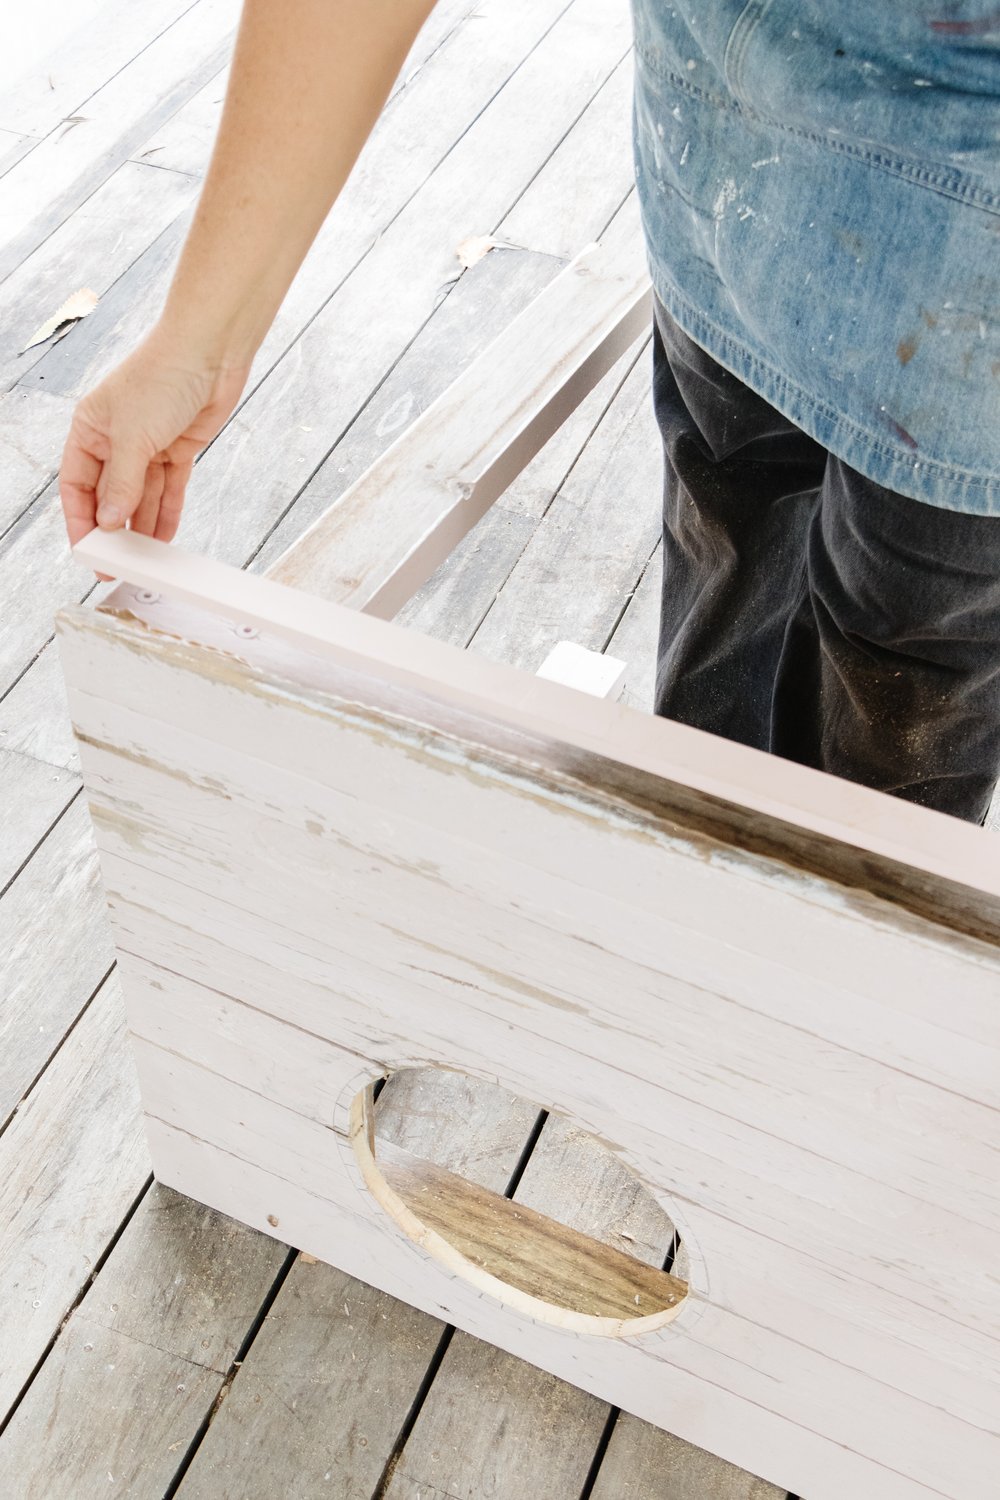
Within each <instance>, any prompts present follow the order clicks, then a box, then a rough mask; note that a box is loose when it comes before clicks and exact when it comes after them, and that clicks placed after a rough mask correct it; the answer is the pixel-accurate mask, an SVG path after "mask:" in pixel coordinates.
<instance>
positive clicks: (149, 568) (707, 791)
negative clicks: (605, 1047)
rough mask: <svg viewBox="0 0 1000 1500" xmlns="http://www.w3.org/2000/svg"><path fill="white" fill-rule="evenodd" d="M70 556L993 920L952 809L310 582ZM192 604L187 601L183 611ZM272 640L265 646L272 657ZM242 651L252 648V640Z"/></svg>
mask: <svg viewBox="0 0 1000 1500" xmlns="http://www.w3.org/2000/svg"><path fill="white" fill-rule="evenodd" d="M75 557H76V558H77V559H79V560H80V561H81V562H89V563H90V564H91V565H92V566H93V567H97V568H100V569H102V570H103V571H105V572H107V573H110V574H112V575H114V576H116V577H118V578H126V579H128V580H129V582H130V583H131V584H133V585H138V586H139V589H140V590H148V591H151V592H153V593H155V594H156V602H158V601H159V598H160V591H161V590H162V591H163V592H164V593H165V594H166V595H168V596H169V597H170V598H171V601H173V600H176V601H177V603H178V605H180V606H182V608H181V609H180V612H179V613H178V612H177V610H176V609H175V608H174V606H173V603H171V606H170V607H171V609H173V611H174V612H173V615H172V622H173V623H172V625H171V627H170V628H171V629H172V630H174V631H175V632H176V633H178V634H180V635H181V636H182V637H185V638H187V639H189V640H191V641H203V642H204V641H205V640H206V639H210V638H211V636H212V634H213V632H215V633H216V634H218V632H219V630H220V628H221V632H222V633H221V636H220V640H221V641H223V642H225V643H226V645H225V646H224V647H223V649H226V647H227V646H228V647H229V649H231V625H228V626H227V625H221V627H220V621H219V617H221V618H222V620H224V621H229V622H232V623H237V624H238V625H239V626H240V628H241V629H242V630H243V634H244V636H245V637H246V639H248V640H249V639H256V638H257V637H258V636H259V635H260V634H261V633H262V632H263V633H264V634H265V635H266V636H267V637H268V641H273V640H276V639H277V640H283V641H284V642H286V643H288V644H290V645H294V646H297V647H298V648H299V649H300V650H301V649H303V648H304V649H305V651H306V652H308V653H309V654H310V655H315V656H320V655H322V657H324V658H327V659H329V660H330V661H331V662H333V661H336V662H337V663H338V664H339V666H340V667H341V668H343V669H346V670H348V671H359V670H360V671H361V672H362V674H363V675H366V676H367V677H368V678H369V680H370V681H371V683H372V689H371V691H372V692H373V693H374V694H375V695H376V696H379V695H382V698H383V701H385V694H388V697H389V699H390V700H391V701H392V702H393V703H394V704H399V703H400V702H402V701H404V699H406V695H407V694H408V693H409V694H412V692H413V691H414V689H415V690H416V691H417V692H418V693H419V692H421V691H423V692H424V693H425V694H426V695H428V696H429V697H431V698H432V699H433V700H434V702H435V703H436V704H437V705H438V706H439V707H438V708H436V709H435V711H434V712H435V714H440V715H443V716H444V717H448V715H449V713H457V715H458V716H459V717H461V716H462V715H463V714H465V715H466V717H467V716H468V714H469V713H470V712H473V713H474V712H477V711H478V712H479V713H480V714H482V715H484V716H485V718H486V719H488V721H489V723H490V736H492V737H493V743H494V744H497V743H499V742H500V741H501V740H503V739H504V738H505V735H507V737H508V739H509V742H510V743H512V744H513V743H514V742H515V741H516V740H519V741H520V742H521V743H523V736H524V735H529V736H530V735H533V736H535V738H536V739H540V740H543V741H547V742H549V743H550V745H551V747H552V753H553V754H555V753H556V751H555V746H556V745H557V744H559V745H562V746H563V747H565V748H563V749H562V750H560V751H559V752H558V755H559V760H560V766H561V770H562V772H563V773H567V772H569V773H571V774H572V775H573V776H575V777H582V779H583V780H584V781H586V780H587V779H588V777H589V778H590V779H591V780H592V781H593V782H594V784H595V785H596V786H598V787H600V788H601V789H602V790H604V791H606V792H611V793H612V794H613V795H614V796H616V797H618V798H620V799H622V800H623V801H625V802H626V803H627V804H628V805H629V806H632V807H635V808H637V809H640V810H642V811H643V812H644V813H647V814H652V815H653V816H656V817H661V818H666V819H667V820H669V821H670V822H671V823H674V824H676V825H679V826H686V827H688V828H689V829H690V830H691V831H692V832H693V833H694V834H695V836H696V837H708V838H709V839H712V840H721V841H722V842H723V843H724V844H726V845H727V846H728V845H733V846H734V847H735V848H737V849H739V850H741V851H742V854H741V857H746V858H748V859H749V860H750V861H751V862H752V861H753V860H755V859H758V858H764V859H765V860H766V859H768V858H770V859H777V860H778V861H780V862H781V863H783V864H787V865H790V866H792V867H794V868H797V869H798V870H800V871H802V872H804V873H806V874H808V873H812V874H816V875H818V876H820V877H822V879H824V880H832V881H833V882H834V883H835V884H836V885H838V886H841V887H843V888H845V890H850V891H851V892H852V894H851V896H850V897H849V898H848V900H849V901H851V902H853V903H854V904H855V905H857V906H858V907H859V909H865V910H868V911H870V912H872V913H873V912H874V910H875V907H874V906H873V905H872V902H873V901H875V902H882V901H888V902H889V903H891V904H892V905H893V906H894V907H896V908H902V909H903V910H909V911H912V912H913V913H915V914H917V915H920V916H923V917H928V918H930V919H931V920H932V921H934V922H935V923H938V924H942V925H944V924H947V925H948V926H950V927H953V928H954V929H955V930H956V931H957V932H959V933H961V934H964V935H972V936H976V937H982V938H984V939H986V940H990V939H995V938H996V936H997V935H1000V867H998V865H997V861H996V859H995V858H994V852H993V851H994V845H993V841H992V839H991V838H989V837H987V836H984V835H983V832H982V830H980V829H976V828H973V827H971V826H970V825H968V824H963V823H962V822H961V821H960V820H958V819H955V818H949V817H946V816H944V815H942V814H938V813H933V812H930V811H928V810H927V809H925V808H921V807H917V806H915V805H912V804H908V803H906V802H904V801H903V800H902V799H900V798H894V797H887V796H884V795H882V794H880V793H877V792H873V791H871V790H870V789H869V788H867V787H863V786H860V785H858V784H857V783H852V782H848V781H842V780H840V779H839V778H836V777H832V776H827V775H824V774H823V773H821V772H817V771H814V770H812V769H810V768H809V767H805V766H800V765H796V764H794V763H792V762H790V761H779V760H777V759H776V758H775V757H773V756H769V755H767V754H765V753H763V752H760V751H755V750H750V749H748V748H747V747H746V746H743V745H738V744H735V743H733V742H731V741H727V740H723V739H720V738H717V737H715V736H713V735H708V734H704V733H702V732H700V731H698V730H694V729H690V728H688V727H687V726H685V725H681V724H676V723H674V722H672V721H669V720H664V719H656V720H654V719H651V718H650V717H649V716H648V715H644V714H637V713H634V712H632V711H631V710H629V709H628V708H625V707H623V706H622V705H618V704H615V705H612V704H606V703H604V704H599V703H595V702H592V701H590V700H588V699H587V698H586V696H585V695H581V694H577V693H573V692H572V691H571V690H569V689H564V688H560V687H559V685H558V684H551V683H543V682H539V681H537V680H535V681H533V680H532V679H530V678H525V676H524V674H522V673H520V672H517V671H514V670H512V669H510V668H509V667H507V666H505V665H501V664H498V663H496V664H495V663H488V662H484V661H482V660H475V661H474V660H473V659H472V658H471V656H469V655H467V654H466V653H463V652H457V651H455V650H453V649H452V648H450V647H448V646H446V645H444V644H443V643H441V642H439V641H434V640H427V639H422V640H420V641H418V642H416V643H414V642H412V641H411V640H410V639H409V638H408V635H407V632H405V631H401V630H399V629H397V628H395V627H393V626H391V625H389V624H387V623H386V622H384V621H380V620H377V619H374V618H372V617H371V616H369V615H365V614H362V613H360V612H358V611H356V610H350V609H345V608H344V607H343V606H341V605H338V604H331V603H330V602H329V601H327V600H322V599H318V598H316V597H315V596H309V598H308V600H307V601H306V602H304V599H303V596H302V595H300V594H299V593H298V591H297V590H294V589H290V588H287V587H285V586H283V585H277V584H275V583H274V582H273V581H272V580H270V579H259V578H256V577H253V576H252V575H249V574H246V573H240V572H236V571H234V570H232V569H229V568H226V567H224V566H221V565H219V564H217V563H215V562H213V561H211V560H209V559H207V558H205V557H200V556H197V555H195V554H191V553H185V552H184V551H183V550H182V549H180V548H178V547H176V546H173V547H168V546H165V545H164V544H162V543H158V542H154V541H152V540H151V539H150V538H148V537H142V536H138V535H136V534H133V533H128V532H99V531H96V530H95V531H93V532H91V534H90V535H89V536H88V537H86V538H84V540H83V541H82V542H80V543H79V544H78V546H77V547H76V549H75ZM109 605H110V607H111V608H112V610H113V609H115V608H120V609H121V610H122V611H124V612H125V613H126V614H128V615H130V616H132V617H134V618H139V619H145V618H147V617H148V616H149V611H148V610H147V609H146V608H145V606H144V603H143V600H142V598H140V597H139V596H138V594H137V592H136V589H135V588H132V589H131V590H128V591H126V593H125V594H123V595H122V596H121V597H120V599H118V600H117V601H115V600H111V601H109ZM189 605H194V606H196V609H195V610H194V611H189V612H188V613H185V612H184V608H183V607H184V606H189ZM199 615H200V617H199ZM68 618H69V615H68V613H67V619H68ZM153 618H154V619H161V624H162V618H161V617H158V616H155V615H154V616H153ZM247 626H251V627H252V633H251V636H247V635H246V627H247ZM268 650H269V647H268V646H267V645H265V647H264V653H265V656H266V655H267V652H268ZM249 654H251V655H254V656H256V652H255V651H254V650H253V649H252V648H251V649H250V652H249ZM262 659H263V658H261V660H262ZM293 660H294V656H293V657H290V658H287V659H286V669H287V670H291V671H292V673H293V675H296V669H295V667H294V666H293V665H289V663H290V662H291V661H293ZM305 680H306V681H307V682H309V683H310V684H311V685H316V684H317V682H318V681H320V680H322V669H320V675H319V678H317V677H315V676H310V675H309V673H308V672H307V673H306V674H305ZM408 701H411V702H412V699H410V700H408ZM501 706H502V707H503V714H504V717H503V719H501V718H499V717H498V714H497V710H498V708H500V707H501ZM442 722H443V719H442ZM514 726H516V728H514ZM512 728H514V732H513V735H511V734H510V732H509V731H510V730H511V729H512ZM570 742H572V745H573V749H570V748H569V744H570ZM873 856H874V857H873ZM816 889H817V890H818V889H820V887H817V888H816Z"/></svg>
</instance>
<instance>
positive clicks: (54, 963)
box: [0, 762, 114, 1126]
mask: <svg viewBox="0 0 1000 1500" xmlns="http://www.w3.org/2000/svg"><path fill="white" fill-rule="evenodd" d="M28 764H37V763H35V762H28ZM44 769H47V768H42V767H39V770H42V771H43V773H44ZM74 780H75V778H74ZM25 800H26V802H28V803H29V804H30V803H31V800H32V799H31V798H30V797H28V798H26V799H25ZM0 953H2V954H3V1004H2V1006H0V1126H2V1125H3V1123H4V1122H5V1121H6V1120H7V1119H8V1118H9V1116H10V1114H11V1112H12V1111H13V1110H14V1109H16V1107H17V1105H18V1104H19V1102H20V1101H21V1099H23V1098H24V1096H25V1094H26V1093H27V1092H28V1090H29V1089H30V1087H31V1085H32V1083H33V1081H34V1080H35V1078H36V1077H37V1076H38V1075H39V1074H40V1073H41V1072H42V1070H43V1069H44V1067H45V1065H46V1063H47V1061H48V1059H49V1058H50V1057H51V1056H52V1055H53V1054H54V1053H55V1051H56V1050H57V1049H58V1047H59V1045H60V1043H61V1042H62V1039H63V1037H64V1035H65V1034H66V1032H67V1031H68V1030H69V1028H70V1027H71V1026H72V1025H73V1023H74V1021H75V1020H76V1018H77V1016H78V1015H79V1013H80V1010H81V1008H82V1007H83V1006H84V1005H86V1004H87V1002H88V1001H89V1000H90V998H91V996H92V995H93V994H94V993H95V991H96V990H97V988H98V986H99V985H100V984H101V982H102V980H103V979H104V977H105V975H106V974H107V972H108V970H109V968H110V967H111V964H112V962H113V960H114V951H113V948H112V945H111V934H110V933H109V931H108V922H107V909H106V904H105V897H104V889H103V887H102V885H101V883H100V876H99V872H98V867H97V851H96V849H95V848H94V835H93V829H92V827H91V823H90V816H89V814H88V812H87V807H86V803H85V799H84V798H82V797H77V798H76V799H75V800H74V801H73V802H72V803H71V805H70V806H69V808H68V809H67V810H66V812H65V813H64V814H63V816H62V817H61V818H59V821H58V822H57V823H56V825H55V827H54V828H53V829H52V831H51V833H49V835H48V837H47V838H45V840H44V841H43V842H42V843H41V845H40V847H39V848H38V851H37V853H36V854H35V855H34V857H33V858H32V859H30V860H29V861H28V863H27V864H26V865H25V867H24V869H23V870H22V871H21V873H20V875H19V876H18V877H17V878H16V879H15V880H14V881H13V883H12V885H11V887H10V889H9V890H8V891H7V892H6V894H5V895H4V898H3V900H2V901H0Z"/></svg>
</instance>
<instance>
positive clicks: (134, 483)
mask: <svg viewBox="0 0 1000 1500" xmlns="http://www.w3.org/2000/svg"><path fill="white" fill-rule="evenodd" d="M148 467H149V459H148V458H147V456H146V454H145V453H144V452H143V451H142V449H141V448H140V447H138V446H133V445H131V444H124V443H115V444H113V445H112V449H111V456H110V458H109V459H108V460H107V462H106V463H105V465H104V470H103V472H102V474H101V480H100V481H99V482H98V504H97V524H98V526H103V527H105V528H106V529H107V530H109V531H114V530H115V528H116V527H118V526H124V525H125V522H126V521H127V520H128V519H129V518H130V516H132V514H133V513H134V512H135V511H136V510H137V508H138V505H139V501H140V500H141V499H142V492H143V488H144V486H145V483H146V470H147V468H148Z"/></svg>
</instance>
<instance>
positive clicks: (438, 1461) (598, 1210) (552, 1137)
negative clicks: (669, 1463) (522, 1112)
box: [388, 1115, 719, 1500]
mask: <svg viewBox="0 0 1000 1500" xmlns="http://www.w3.org/2000/svg"><path fill="white" fill-rule="evenodd" d="M514 1201H515V1203H517V1204H528V1205H533V1206H534V1207H535V1208H536V1209H538V1210H539V1211H540V1212H544V1213H549V1214H552V1215H553V1216H554V1217H556V1218H558V1219H559V1220H560V1222H562V1223H565V1224H568V1225H572V1226H574V1227H575V1228H577V1229H579V1230H581V1231H582V1232H584V1233H586V1234H588V1235H594V1236H596V1237H599V1238H600V1239H602V1240H603V1241H604V1242H605V1243H607V1244H609V1245H611V1246H613V1247H615V1248H616V1249H619V1250H626V1251H627V1252H628V1253H629V1254H631V1255H635V1256H637V1257H638V1258H639V1259H640V1260H642V1261H644V1262H647V1263H648V1264H650V1265H653V1266H658V1265H660V1264H661V1263H662V1261H663V1257H664V1252H665V1250H666V1249H667V1247H668V1245H669V1244H670V1243H671V1241H672V1239H673V1226H672V1225H671V1224H670V1222H669V1220H668V1219H667V1218H666V1216H665V1215H664V1214H663V1212H662V1210H661V1209H660V1208H658V1206H657V1205H656V1204H655V1203H654V1202H653V1200H652V1199H651V1198H650V1196H649V1194H647V1193H645V1192H643V1191H642V1189H641V1188H640V1186H639V1184H638V1183H637V1182H636V1180H635V1178H634V1177H633V1176H632V1175H631V1173H629V1172H628V1171H627V1170H626V1169H625V1168H624V1166H623V1165H622V1164H621V1162H620V1161H619V1160H618V1159H617V1158H616V1157H614V1156H611V1155H609V1154H608V1152H607V1151H605V1150H603V1149H602V1148H601V1147H600V1146H599V1145H598V1144H597V1143H596V1142H594V1141H593V1140H592V1139H591V1138H590V1137H588V1136H586V1135H585V1133H583V1132H581V1131H579V1130H578V1129H575V1128H574V1127H573V1126H572V1125H570V1124H568V1123H567V1122H566V1121H565V1120H561V1119H559V1118H558V1117H556V1116H552V1115H549V1116H548V1118H547V1119H546V1121H545V1124H544V1126H543V1128H542V1131H541V1135H540V1137H539V1139H538V1142H537V1144H536V1145H535V1147H534V1150H533V1151H532V1153H531V1156H530V1157H529V1159H528V1162H527V1165H526V1167H525V1170H524V1173H523V1175H522V1176H521V1178H520V1181H519V1183H518V1185H517V1189H516V1191H515V1194H514ZM607 1418H608V1409H607V1407H606V1405H605V1404H604V1403H603V1402H598V1401H595V1400H594V1399H593V1398H592V1397H590V1396H588V1395H587V1394H586V1393H585V1392H583V1391H580V1390H576V1389H573V1388H571V1387H570V1386H567V1385H565V1384H563V1383H561V1382H560V1383H559V1384H558V1385H553V1383H552V1382H550V1381H548V1382H547V1381H545V1380H540V1379H539V1375H538V1372H537V1371H536V1370H534V1369H532V1367H531V1366H530V1365H527V1364H525V1363H524V1361H523V1360H519V1359H517V1358H515V1357H514V1356H513V1355H511V1354H508V1353H505V1352H504V1351H502V1350H499V1349H493V1348H490V1347H489V1346H488V1345H485V1344H482V1343H480V1342H478V1341H477V1340H475V1339H472V1338H470V1337H468V1335H465V1334H462V1333H458V1334H456V1336H455V1338H454V1339H453V1340H452V1342H451V1344H450V1345H449V1348H448V1350H447V1353H446V1354H445V1357H444V1360H443V1362H442V1365H441V1369H440V1371H439V1372H438V1374H437V1376H436V1378H435V1381H434V1384H433V1385H432V1387H431V1390H430V1392H429V1394H428V1396H427V1399H426V1400H425V1402H424V1404H423V1406H422V1407H421V1410H420V1415H419V1417H418V1420H417V1422H416V1425H415V1427H414V1430H413V1432H412V1433H411V1434H410V1436H409V1438H408V1440H407V1443H406V1445H405V1447H404V1449H403V1451H402V1453H401V1455H400V1457H399V1460H398V1462H397V1465H396V1468H395V1470H394V1472H393V1475H392V1481H391V1484H390V1487H389V1490H388V1493H389V1495H407V1494H412V1493H420V1492H421V1491H423V1492H425V1493H426V1492H430V1493H431V1494H434V1493H444V1494H448V1495H461V1496H468V1497H469V1500H473V1497H478V1496H480V1495H482V1494H485V1493H488V1494H492V1495H494V1496H495V1497H496V1500H508V1497H509V1500H515V1497H516V1496H519V1495H521V1494H523V1493H524V1492H525V1490H526V1489H527V1490H528V1491H529V1492H530V1493H531V1494H532V1495H538V1496H540V1497H552V1500H557V1497H562V1496H564V1495H566V1494H567V1493H579V1492H581V1491H582V1488H583V1483H584V1480H585V1479H586V1476H587V1471H588V1468H589V1465H590V1461H591V1458H592V1455H593V1454H594V1453H595V1452H596V1449H597V1446H598V1443H599V1441H600V1439H601V1437H602V1435H603V1432H604V1428H605V1425H606V1422H607ZM653 1430H654V1431H657V1436H658V1437H659V1438H661V1439H662V1440H664V1441H670V1440H669V1439H667V1438H666V1435H665V1434H664V1433H662V1432H659V1431H658V1430H656V1429H653ZM713 1464H714V1465H718V1464H719V1460H717V1459H711V1458H709V1459H707V1468H708V1472H709V1473H711V1472H712V1465H713ZM707 1493H709V1494H711V1493H712V1492H711V1490H710V1489H708V1490H707Z"/></svg>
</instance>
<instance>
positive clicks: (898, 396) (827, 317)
mask: <svg viewBox="0 0 1000 1500" xmlns="http://www.w3.org/2000/svg"><path fill="white" fill-rule="evenodd" d="M633 13H634V22H635V40H636V67H637V77H636V92H635V119H634V126H635V154H636V169H637V181H638V188H639V197H640V202H641V205H642V213H643V221H644V226H645V230H646V236H647V240H648V245H649V255H650V269H651V272H652V276H653V282H654V286H655V288H656V291H657V293H658V295H659V297H660V298H661V300H662V301H663V302H664V303H665V304H666V306H667V307H668V309H669V310H670V311H671V312H672V313H673V315H674V317H675V318H676V319H677V321H678V322H679V323H680V324H681V326H682V327H683V328H684V329H686V331H687V332H688V333H689V334H690V335H691V337H692V338H694V339H695V340H696V342H698V343H699V344H701V345H702V346H703V347H704V348H706V349H707V350H708V351H709V353H710V354H712V355H713V356H714V357H715V358H716V359H717V360H719V361H720V363H722V364H724V365H726V366H727V367H728V368H729V369H730V370H732V371H733V372H734V373H735V374H736V375H738V376H739V377H740V378H741V379H742V380H743V381H745V382H746V384H748V385H749V386H751V387H752V388H753V389H755V390H756V391H758V392H759V393H760V394H761V395H762V396H764V397H765V399H766V400H768V401H770V402H771V404H772V405H774V406H776V407H778V408H779V409H780V410H781V411H783V412H784V413H785V415H786V416H788V417H789V418H791V420H792V421H793V422H795V423H797V424H798V425H799V426H800V427H802V428H804V429H805V430H806V431H807V432H809V433H810V434H811V435H812V436H813V437H814V438H816V439H817V440H818V441H819V442H820V443H822V444H823V446H824V447H826V448H828V449H830V450H831V451H832V452H834V453H836V454H837V455H838V456H839V457H841V458H843V459H844V460H845V461H846V462H847V463H849V464H850V465H852V467H854V468H856V469H859V470H860V471H861V472H862V473H864V474H866V475H867V476H868V477H869V478H871V479H874V480H875V481H877V482H878V483H880V484H883V485H886V486H887V487H888V488H890V489H894V490H897V491H899V492H900V493H901V494H904V495H910V496H912V497H913V498H914V499H918V500H924V501H927V502H929V503H931V504H933V505H940V506H944V507H946V508H949V509H952V510H962V511H972V512H978V513H980V514H995V515H1000V5H998V4H997V3H996V0H822V3H819V0H750V3H749V4H748V3H746V0H673V3H670V0H633Z"/></svg>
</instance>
